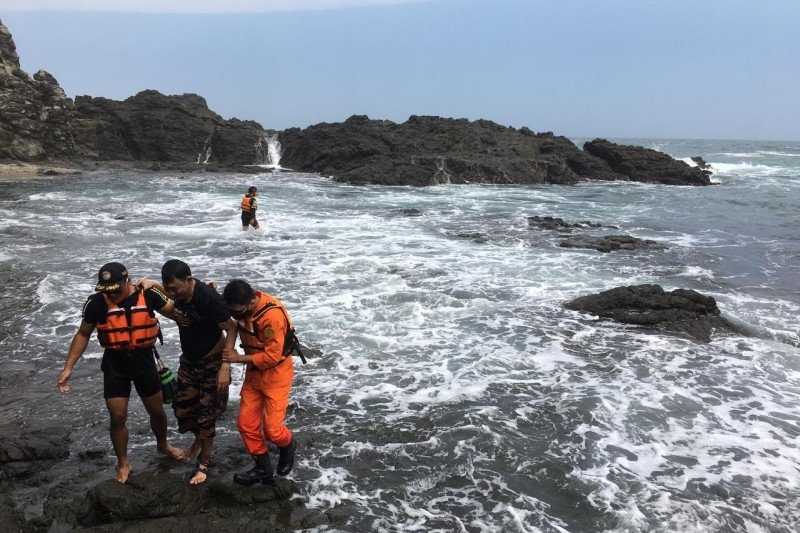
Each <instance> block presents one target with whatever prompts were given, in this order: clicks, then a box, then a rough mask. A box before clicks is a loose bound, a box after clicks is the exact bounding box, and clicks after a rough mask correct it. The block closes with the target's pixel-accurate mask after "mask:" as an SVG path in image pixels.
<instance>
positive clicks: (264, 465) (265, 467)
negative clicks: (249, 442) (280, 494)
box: [233, 453, 272, 487]
mask: <svg viewBox="0 0 800 533" xmlns="http://www.w3.org/2000/svg"><path fill="white" fill-rule="evenodd" d="M253 461H255V463H256V465H255V466H254V467H253V468H251V469H250V470H248V471H247V472H241V473H239V474H234V475H233V480H234V481H235V482H236V483H238V484H239V485H244V486H245V487H249V486H250V485H255V484H256V483H263V484H265V485H267V484H269V483H272V463H270V462H269V456H268V455H267V454H266V453H265V454H263V455H254V456H253Z"/></svg>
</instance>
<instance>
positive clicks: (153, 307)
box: [83, 287, 169, 353]
mask: <svg viewBox="0 0 800 533" xmlns="http://www.w3.org/2000/svg"><path fill="white" fill-rule="evenodd" d="M138 298H139V291H138V290H137V291H134V292H133V293H131V295H130V296H128V297H127V298H125V299H124V300H123V301H122V303H121V304H120V307H123V308H125V307H133V306H134V305H136V300H137V299H138ZM144 300H145V302H146V305H147V308H148V309H150V311H158V310H159V309H161V308H162V307H164V306H165V305H166V304H167V301H168V300H169V298H168V297H167V295H165V294H164V293H163V292H161V291H160V290H158V289H156V288H155V287H154V288H151V289H147V290H146V291H144ZM107 314H108V305H107V304H106V299H105V298H103V294H102V293H99V292H96V293H94V294H92V295H91V296H89V298H87V299H86V303H85V304H83V321H84V322H86V323H88V324H94V325H96V324H103V323H105V321H106V315H107ZM118 351H121V350H109V349H106V351H105V353H109V352H118ZM122 351H124V350H122ZM134 351H140V350H134ZM141 351H145V352H150V351H152V350H151V349H150V348H146V349H144V350H141Z"/></svg>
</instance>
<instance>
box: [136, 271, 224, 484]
mask: <svg viewBox="0 0 800 533" xmlns="http://www.w3.org/2000/svg"><path fill="white" fill-rule="evenodd" d="M161 282H162V283H163V288H164V290H165V292H166V293H167V294H168V295H169V296H170V297H171V298H173V300H174V301H175V307H176V308H177V309H178V311H180V312H181V314H182V319H183V320H181V321H180V322H178V332H179V333H180V338H181V351H182V353H181V359H180V367H179V368H178V390H177V392H176V394H175V399H174V400H173V402H172V407H173V409H174V410H175V417H176V418H177V419H178V431H180V432H181V433H186V432H191V433H193V434H194V442H193V443H192V446H191V447H190V448H189V449H188V450H186V452H185V456H186V457H187V458H192V457H194V456H197V469H196V471H195V473H194V475H193V476H192V478H191V479H190V480H189V483H190V484H192V485H198V484H200V483H204V482H205V481H206V479H207V478H208V467H209V464H210V462H211V453H212V450H213V444H214V436H215V434H216V422H217V418H219V416H220V415H221V414H222V413H223V412H224V411H225V406H226V405H227V402H228V386H229V385H230V382H231V365H230V363H227V362H223V361H222V354H223V353H236V322H234V321H233V319H231V315H230V313H228V308H227V306H226V305H225V302H224V301H223V300H222V297H221V296H220V295H219V294H218V293H217V291H216V290H215V289H214V288H213V287H211V286H210V285H208V284H206V283H204V282H202V281H200V280H198V279H196V278H193V277H192V272H191V270H190V269H189V265H187V264H186V263H184V262H183V261H180V260H178V259H170V260H169V261H167V262H166V263H164V265H163V266H162V267H161ZM139 284H140V285H142V286H143V287H155V288H157V289H158V288H160V287H158V285H156V284H155V283H154V282H153V281H151V280H147V279H143V280H140V281H139ZM223 332H224V333H223Z"/></svg>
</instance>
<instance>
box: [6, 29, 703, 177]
mask: <svg viewBox="0 0 800 533" xmlns="http://www.w3.org/2000/svg"><path fill="white" fill-rule="evenodd" d="M266 133H267V132H266V131H265V129H264V128H263V127H262V126H261V124H259V123H257V122H254V121H249V120H239V119H236V118H232V119H228V120H225V119H223V118H222V117H221V116H219V115H218V114H216V113H214V112H213V111H212V110H210V109H209V108H208V105H207V104H206V101H205V99H204V98H202V97H201V96H198V95H195V94H183V95H173V96H167V95H164V94H161V93H159V92H158V91H153V90H148V91H142V92H140V93H138V94H136V95H134V96H131V97H130V98H127V99H126V100H123V101H117V100H110V99H107V98H100V97H91V96H78V97H76V98H75V100H74V101H73V100H72V99H70V98H68V97H67V96H66V94H65V93H64V90H63V89H62V88H61V87H60V85H59V84H58V81H56V79H55V78H54V77H53V76H52V75H51V74H49V73H48V72H46V71H44V70H40V71H38V72H37V73H36V74H34V75H33V76H29V75H28V74H27V73H25V72H24V71H23V70H22V69H21V68H20V63H19V57H18V55H17V51H16V46H15V44H14V40H13V38H12V36H11V33H10V32H9V30H8V28H7V27H6V26H4V25H3V24H2V21H0V161H6V162H9V161H25V162H51V163H58V164H61V165H62V166H64V164H65V163H71V164H73V165H75V166H78V167H82V168H87V167H88V168H91V167H92V166H95V167H96V166H100V165H103V164H108V165H111V164H112V163H114V164H127V165H129V166H133V167H135V168H144V169H178V170H199V169H203V170H211V171H214V170H236V171H258V170H259V169H258V167H253V166H252V165H254V164H259V163H264V162H265V158H264V154H265V152H266V140H265V136H266ZM272 133H277V135H278V139H279V140H280V143H281V144H282V146H283V159H282V164H284V165H285V166H286V167H288V168H291V169H293V170H297V171H303V172H314V173H320V174H323V175H326V176H333V178H334V179H336V180H338V181H344V182H349V183H354V184H380V185H418V186H422V185H435V184H441V183H498V184H500V183H502V184H535V183H554V184H574V183H577V182H580V181H587V180H626V181H640V182H651V183H663V184H670V185H710V184H711V181H710V178H709V176H710V172H709V171H708V170H707V169H705V168H702V167H700V166H690V165H688V164H686V163H684V162H683V161H678V160H675V159H673V158H672V157H670V156H669V155H667V154H664V153H661V152H658V151H655V150H650V149H647V148H642V147H637V146H625V145H619V144H614V143H612V142H609V141H606V140H603V139H596V140H594V141H591V142H589V143H586V144H585V145H584V147H583V148H584V149H583V150H581V149H580V148H578V147H577V146H575V144H573V143H572V142H571V141H570V140H569V139H567V138H566V137H561V136H556V135H553V134H552V133H550V132H547V133H534V132H533V131H531V130H530V129H528V128H524V127H523V128H520V129H515V128H511V127H505V126H501V125H499V124H496V123H494V122H491V121H488V120H476V121H468V120H466V119H452V118H440V117H424V116H412V117H410V118H409V119H408V120H407V121H406V122H404V123H402V124H396V123H394V122H391V121H388V120H370V119H369V118H368V117H366V116H360V115H355V116H352V117H350V118H348V119H347V120H346V121H344V122H342V123H330V124H329V123H322V124H317V125H314V126H310V127H308V128H305V129H299V128H290V129H287V130H284V131H280V132H272Z"/></svg>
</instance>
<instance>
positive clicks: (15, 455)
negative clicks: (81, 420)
mask: <svg viewBox="0 0 800 533" xmlns="http://www.w3.org/2000/svg"><path fill="white" fill-rule="evenodd" d="M67 443H69V434H68V433H67V432H66V431H65V430H63V429H55V428H54V429H52V430H46V429H41V430H35V431H27V432H23V433H16V432H14V431H12V428H6V429H5V430H4V431H3V432H2V434H0V464H6V463H14V462H18V461H25V462H27V461H42V460H52V459H64V458H66V457H67V456H69V451H68V447H67Z"/></svg>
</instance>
